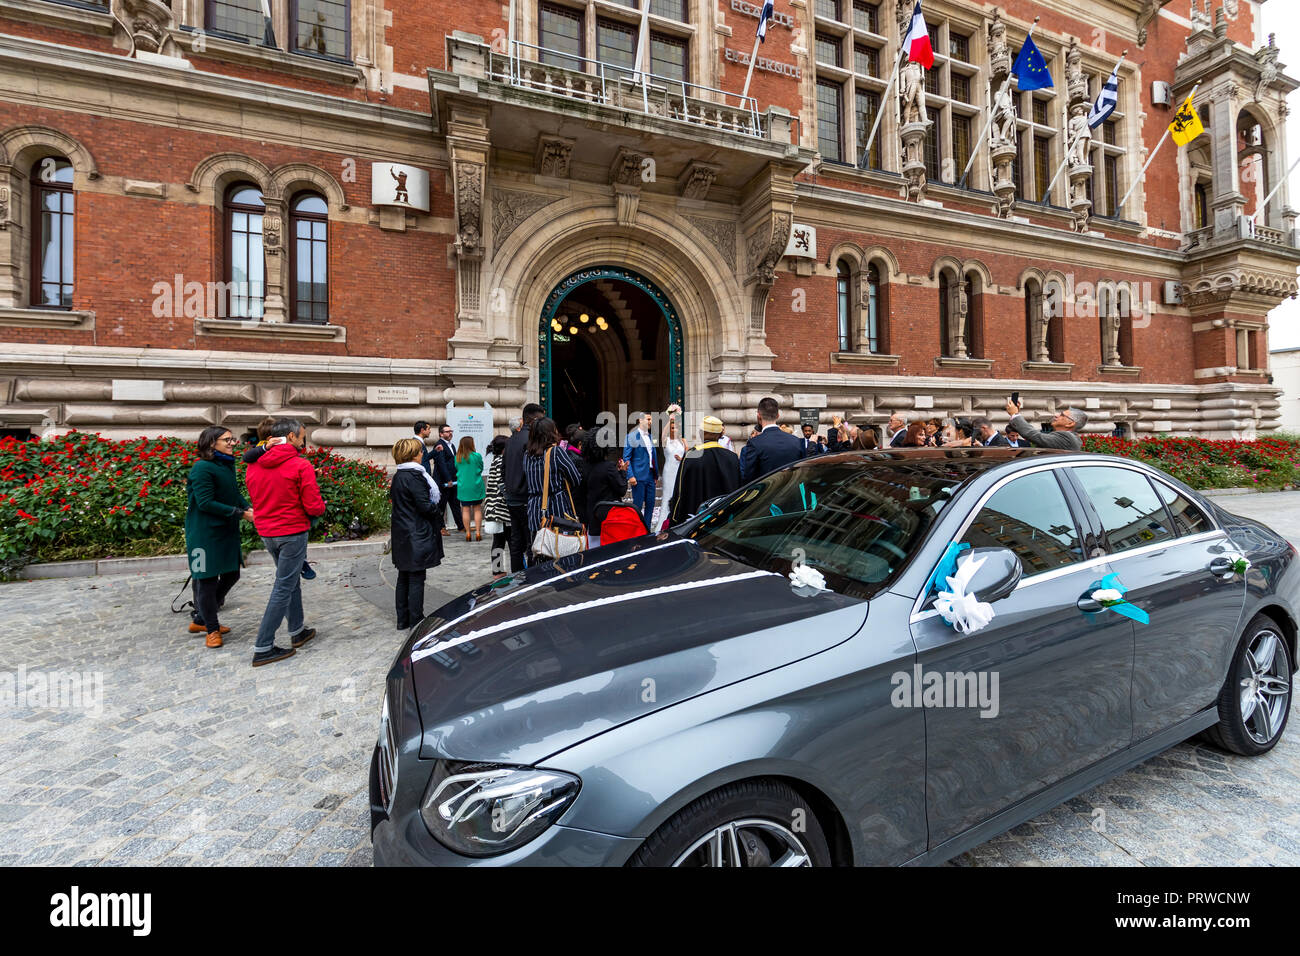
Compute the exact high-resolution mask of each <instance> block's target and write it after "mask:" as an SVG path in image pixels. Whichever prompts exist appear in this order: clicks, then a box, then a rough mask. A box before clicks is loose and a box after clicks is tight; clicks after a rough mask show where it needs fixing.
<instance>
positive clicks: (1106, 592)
mask: <svg viewBox="0 0 1300 956" xmlns="http://www.w3.org/2000/svg"><path fill="white" fill-rule="evenodd" d="M1092 599H1093V600H1094V601H1096V602H1097V603H1098V604H1114V603H1115V602H1116V601H1122V600H1124V595H1122V594H1120V593H1119V592H1118V591H1116V590H1115V589H1114V588H1099V589H1098V590H1096V591H1093V592H1092Z"/></svg>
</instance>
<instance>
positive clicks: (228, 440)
mask: <svg viewBox="0 0 1300 956" xmlns="http://www.w3.org/2000/svg"><path fill="white" fill-rule="evenodd" d="M217 441H219V442H222V443H229V444H231V445H233V444H234V443H235V438H234V436H233V435H227V436H226V437H224V438H218V439H217Z"/></svg>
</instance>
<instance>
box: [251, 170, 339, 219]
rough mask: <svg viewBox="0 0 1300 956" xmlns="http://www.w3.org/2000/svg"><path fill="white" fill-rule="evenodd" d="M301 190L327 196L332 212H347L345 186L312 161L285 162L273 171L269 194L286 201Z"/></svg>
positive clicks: (271, 196) (268, 189)
mask: <svg viewBox="0 0 1300 956" xmlns="http://www.w3.org/2000/svg"><path fill="white" fill-rule="evenodd" d="M300 190H311V191H313V192H318V193H320V194H321V195H322V196H324V197H325V200H326V202H327V203H328V204H329V208H330V211H331V212H347V210H348V209H349V208H350V207H349V206H348V201H347V197H346V196H345V195H344V194H343V187H342V186H340V185H339V183H338V180H336V179H335V178H334V177H333V176H331V175H330V174H329V173H327V172H325V170H323V169H321V168H320V167H319V166H313V165H311V164H310V163H285V164H284V165H283V166H277V167H275V169H273V170H272V171H271V174H270V182H269V183H268V188H267V195H268V197H270V198H274V199H278V200H281V201H284V202H287V201H288V200H290V199H292V198H293V195H294V193H296V192H299V191H300Z"/></svg>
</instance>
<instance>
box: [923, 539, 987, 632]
mask: <svg viewBox="0 0 1300 956" xmlns="http://www.w3.org/2000/svg"><path fill="white" fill-rule="evenodd" d="M986 560H988V559H987V558H969V557H968V558H967V559H966V560H965V561H961V562H958V564H957V572H956V573H955V574H953V575H952V576H951V577H949V578H947V579H946V580H947V582H948V588H949V590H947V591H940V592H939V593H938V595H937V596H936V597H935V599H934V609H935V610H936V611H938V612H939V614H940V616H941V617H942V618H943V619H944V620H945V621H947V622H948V623H949V624H951V625H952V626H953V628H954V629H955V630H956V631H958V632H959V633H961V634H970V633H972V632H974V631H978V630H979V629H980V628H982V627H984V626H986V625H987V624H988V623H989V621H991V620H993V605H991V604H987V603H985V602H984V601H981V600H979V599H978V598H977V597H975V595H974V594H969V593H967V591H966V588H967V586H968V585H969V584H970V581H971V578H973V577H974V576H975V572H976V571H978V570H979V569H980V566H981V565H983V564H984V562H985V561H986Z"/></svg>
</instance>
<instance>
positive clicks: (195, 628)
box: [190, 621, 230, 634]
mask: <svg viewBox="0 0 1300 956" xmlns="http://www.w3.org/2000/svg"><path fill="white" fill-rule="evenodd" d="M217 627H219V628H221V633H222V634H229V633H230V628H228V627H226V625H224V624H218V625H217ZM190 633H191V634H206V633H208V629H207V628H206V627H204V626H203V625H202V624H195V623H194V622H193V621H190Z"/></svg>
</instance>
